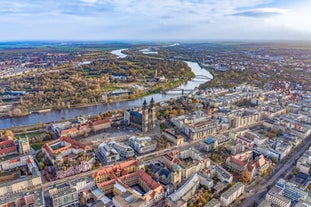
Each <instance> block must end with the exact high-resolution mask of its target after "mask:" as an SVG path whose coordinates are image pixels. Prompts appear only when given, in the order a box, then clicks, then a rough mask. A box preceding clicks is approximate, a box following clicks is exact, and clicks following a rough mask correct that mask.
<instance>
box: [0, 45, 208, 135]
mask: <svg viewBox="0 0 311 207" xmlns="http://www.w3.org/2000/svg"><path fill="white" fill-rule="evenodd" d="M122 51H123V50H114V51H112V52H111V53H112V54H116V55H118V56H119V58H124V57H126V55H125V54H123V53H122ZM185 62H186V63H187V64H188V66H189V67H190V68H191V70H192V72H193V73H194V74H195V75H203V76H207V77H210V78H211V79H212V78H213V76H212V75H211V74H210V72H209V71H207V70H205V69H202V68H201V67H200V66H199V64H198V63H195V62H189V61H185ZM206 81H208V80H207V79H205V80H204V79H196V78H194V79H192V80H191V81H188V82H187V83H186V84H183V85H181V86H179V87H178V88H179V89H185V90H192V89H194V88H195V87H198V86H199V85H200V84H201V83H204V82H206ZM180 96H181V93H179V94H176V92H173V91H172V92H168V93H166V94H162V93H157V94H153V95H149V96H146V97H142V98H137V99H135V100H130V101H122V102H116V103H108V104H100V105H95V106H88V107H81V108H71V109H62V110H55V111H50V112H46V113H34V114H30V115H28V116H24V117H13V118H3V119H0V129H5V128H11V127H13V126H15V127H16V126H26V125H31V124H37V123H39V122H42V123H47V122H53V121H59V120H67V119H72V118H75V117H76V116H79V115H85V116H88V115H96V114H98V113H103V112H106V111H111V110H120V109H126V108H132V107H136V106H141V105H142V104H143V101H144V100H145V99H146V100H147V101H148V102H149V101H150V100H151V98H152V97H153V99H154V100H155V101H156V102H161V101H166V100H169V99H171V98H176V97H180Z"/></svg>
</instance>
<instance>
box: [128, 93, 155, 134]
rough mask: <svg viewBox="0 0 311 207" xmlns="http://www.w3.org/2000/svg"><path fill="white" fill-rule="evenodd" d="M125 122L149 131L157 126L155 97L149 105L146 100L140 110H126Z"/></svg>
mask: <svg viewBox="0 0 311 207" xmlns="http://www.w3.org/2000/svg"><path fill="white" fill-rule="evenodd" d="M124 123H125V124H126V125H131V126H134V127H136V128H138V129H140V130H141V131H142V132H148V131H150V130H152V129H154V128H155V126H156V106H155V102H154V100H153V98H152V99H151V101H150V104H149V106H148V104H147V102H146V100H145V101H144V103H143V106H142V108H141V110H140V111H138V110H133V109H131V110H127V111H125V112H124Z"/></svg>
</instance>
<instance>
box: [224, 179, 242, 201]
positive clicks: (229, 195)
mask: <svg viewBox="0 0 311 207" xmlns="http://www.w3.org/2000/svg"><path fill="white" fill-rule="evenodd" d="M243 193H244V185H243V184H242V183H240V182H238V183H236V184H235V185H233V186H232V187H231V188H229V189H228V190H227V191H226V192H224V193H223V194H222V195H221V196H220V202H221V206H229V205H230V204H231V203H233V202H234V201H235V199H237V198H238V197H239V196H240V195H242V194H243Z"/></svg>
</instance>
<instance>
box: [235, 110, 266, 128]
mask: <svg viewBox="0 0 311 207" xmlns="http://www.w3.org/2000/svg"><path fill="white" fill-rule="evenodd" d="M260 120H261V115H260V113H259V112H257V111H250V110H243V111H236V112H235V113H233V114H231V115H230V126H231V127H232V128H241V127H246V126H250V125H252V124H256V123H258V122H259V121H260Z"/></svg>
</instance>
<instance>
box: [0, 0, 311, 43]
mask: <svg viewBox="0 0 311 207" xmlns="http://www.w3.org/2000/svg"><path fill="white" fill-rule="evenodd" d="M308 1H309V0H308ZM271 3H272V4H271ZM304 3H305V2H304ZM267 5H268V6H267ZM271 5H272V6H271ZM310 5H311V4H304V5H298V4H297V3H295V2H293V3H292V4H291V5H289V6H290V8H289V6H288V7H287V8H286V7H282V5H280V4H277V5H273V0H201V1H199V0H80V1H77V0H66V1H53V0H51V1H40V0H2V1H1V5H0V25H1V27H2V29H1V31H3V32H1V33H0V40H1V39H2V40H9V39H38V38H39V39H99V40H104V39H141V40H152V39H155V40H156V39H187V40H189V39H200V40H202V39H219V38H221V39H243V38H246V39H256V38H258V39H269V38H279V37H282V38H286V37H287V38H289V39H295V38H296V39H300V38H310V36H308V34H310V33H311V25H310V21H307V20H309V19H311V17H310V15H309V11H310V10H311V6H310ZM250 17H252V18H250Z"/></svg>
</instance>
